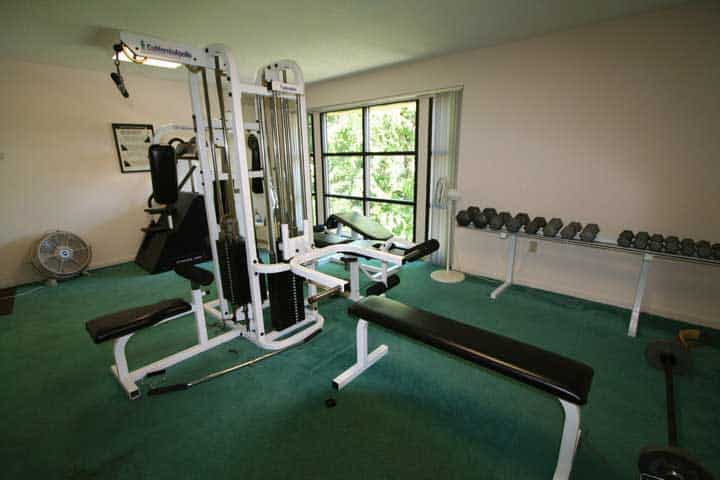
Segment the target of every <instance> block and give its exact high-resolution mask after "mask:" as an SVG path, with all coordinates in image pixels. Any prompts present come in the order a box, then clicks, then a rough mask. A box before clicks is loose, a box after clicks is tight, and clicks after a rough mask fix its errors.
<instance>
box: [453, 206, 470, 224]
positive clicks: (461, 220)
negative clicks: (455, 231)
mask: <svg viewBox="0 0 720 480" xmlns="http://www.w3.org/2000/svg"><path fill="white" fill-rule="evenodd" d="M455 220H457V223H458V225H460V226H461V227H467V226H468V225H470V214H469V213H468V212H467V210H460V211H459V212H458V213H457V215H455Z"/></svg>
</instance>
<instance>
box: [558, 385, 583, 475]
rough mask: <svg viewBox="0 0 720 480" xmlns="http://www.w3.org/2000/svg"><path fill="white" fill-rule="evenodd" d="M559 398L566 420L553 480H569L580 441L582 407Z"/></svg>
mask: <svg viewBox="0 0 720 480" xmlns="http://www.w3.org/2000/svg"><path fill="white" fill-rule="evenodd" d="M558 400H559V401H560V405H561V406H562V408H563V412H564V413H565V421H564V423H563V432H562V440H560V452H559V453H558V461H557V465H556V466H555V473H554V474H553V480H567V479H568V478H570V471H571V470H572V465H573V459H574V458H575V451H576V450H577V446H578V443H579V442H580V434H581V430H580V407H579V406H578V405H575V404H574V403H570V402H566V401H565V400H563V399H561V398H558Z"/></svg>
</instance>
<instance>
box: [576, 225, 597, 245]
mask: <svg viewBox="0 0 720 480" xmlns="http://www.w3.org/2000/svg"><path fill="white" fill-rule="evenodd" d="M599 232H600V227H599V226H598V224H597V223H588V224H587V225H585V228H583V231H582V232H580V240H582V241H584V242H594V241H595V238H597V235H598V233H599Z"/></svg>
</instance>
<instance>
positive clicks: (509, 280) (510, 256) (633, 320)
mask: <svg viewBox="0 0 720 480" xmlns="http://www.w3.org/2000/svg"><path fill="white" fill-rule="evenodd" d="M457 227H458V228H466V229H468V230H476V231H481V232H485V233H489V234H492V235H496V236H497V237H499V238H501V239H503V240H508V246H507V260H506V262H507V263H506V271H505V281H504V282H503V283H502V285H500V286H499V287H497V288H496V289H495V290H493V291H492V292H491V293H490V298H491V299H493V300H495V299H497V298H498V297H499V296H500V295H501V294H502V293H503V292H504V291H505V290H506V289H507V288H508V287H510V286H511V285H512V284H513V277H514V273H515V256H516V253H517V239H518V238H527V239H529V240H538V241H545V242H554V243H564V244H567V245H576V246H580V247H588V248H599V249H602V250H614V251H619V252H624V253H627V254H630V255H636V256H640V257H641V261H640V273H639V275H638V281H637V286H636V288H635V301H634V303H633V308H632V313H631V314H630V322H629V324H628V333H627V334H628V336H630V337H635V336H636V335H637V329H638V322H639V319H640V311H641V308H642V301H643V296H644V295H645V287H646V285H647V277H648V274H649V272H650V264H651V262H652V261H653V259H655V258H659V259H662V260H667V261H672V262H685V263H698V264H703V265H715V266H720V261H718V260H712V259H706V258H698V257H686V256H683V255H675V254H672V253H667V252H653V251H650V250H639V249H636V248H630V247H621V246H620V245H617V244H615V243H610V242H605V241H594V242H585V241H583V240H576V239H566V238H561V237H545V236H543V235H539V234H538V235H530V234H527V233H523V232H517V233H512V232H508V231H507V230H505V229H503V230H492V229H490V228H475V227H461V226H459V225H458V226H457Z"/></svg>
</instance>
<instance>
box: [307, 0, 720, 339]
mask: <svg viewBox="0 0 720 480" xmlns="http://www.w3.org/2000/svg"><path fill="white" fill-rule="evenodd" d="M456 85H462V86H463V104H462V122H461V131H460V149H459V152H460V165H459V178H460V180H459V188H460V190H461V193H462V195H463V200H462V205H463V206H467V205H472V204H475V205H479V206H480V207H481V208H482V207H486V206H494V207H496V208H498V210H510V211H512V212H518V211H527V212H529V213H530V214H531V215H543V216H545V217H547V218H548V219H549V218H550V217H553V216H559V217H562V218H564V219H565V221H566V223H567V222H568V221H570V220H579V221H581V222H582V223H587V222H596V223H599V224H600V226H601V229H602V232H601V236H604V237H606V238H607V239H611V240H614V239H615V238H616V236H617V234H618V232H619V231H621V230H623V229H625V228H630V229H633V230H635V231H637V230H648V231H649V232H650V233H654V232H659V233H663V234H666V235H669V234H675V235H679V236H691V237H694V238H695V239H696V240H698V239H707V240H710V241H715V242H720V211H719V210H718V208H717V207H718V204H720V182H719V179H720V161H719V159H718V152H720V135H718V132H720V89H718V85H720V7H718V4H717V3H716V2H712V3H703V4H694V5H691V6H687V7H681V8H676V9H671V10H664V11H659V12H655V13H651V14H646V15H640V16H633V17H627V18H624V19H621V20H617V21H612V22H606V23H602V24H597V25H594V26H589V27H584V28H581V29H577V30H572V31H568V32H560V33H556V34H552V35H547V36H543V37H538V38H533V39H528V40H526V41H522V42H517V43H512V44H506V45H500V46H496V47H492V48H485V49H478V50H473V51H468V52H463V53H459V54H454V55H447V56H443V57H437V58H432V59H429V60H425V61H420V62H415V63H409V64H404V65H398V66H394V67H390V68H385V69H380V70H375V71H371V72H367V73H365V74H360V75H355V76H351V77H345V78H340V79H336V80H330V81H326V82H320V83H315V84H312V85H311V86H310V87H309V90H308V104H309V106H310V107H311V108H323V107H327V106H330V105H341V104H344V103H353V102H360V101H364V100H371V99H377V98H382V97H393V96H399V95H403V94H408V93H412V92H420V91H426V90H432V89H437V88H443V87H452V86H456ZM455 242H456V245H455V266H456V267H457V268H459V269H462V270H464V271H466V272H470V273H475V274H480V275H487V276H491V277H496V278H500V277H502V276H503V274H504V251H505V249H504V247H505V244H504V242H503V241H501V240H498V239H496V238H494V237H491V236H489V235H485V234H482V233H479V232H475V231H470V230H467V229H458V231H457V233H456V240H455ZM516 265H517V268H516V281H517V282H518V283H523V284H527V285H531V286H535V287H539V288H543V289H548V290H554V291H558V292H563V293H568V294H572V295H575V296H579V297H584V298H589V299H594V300H598V301H601V302H605V303H610V304H615V305H621V306H629V305H631V304H632V295H633V290H634V287H635V283H636V281H637V272H638V265H639V259H638V257H635V256H628V255H626V254H619V253H608V252H606V251H596V250H594V249H587V248H577V247H566V246H561V245H554V244H548V243H541V244H540V245H539V250H538V252H537V253H529V252H528V245H527V243H526V242H521V243H520V244H519V255H518V260H517V264H516ZM718 285H720V268H713V267H706V266H698V265H687V264H675V263H672V264H670V263H667V262H662V261H660V260H657V261H656V262H655V264H654V266H653V271H652V274H651V277H650V281H649V286H648V293H647V296H646V303H645V310H646V311H650V312H654V313H658V314H662V315H665V316H669V317H672V318H677V319H682V320H687V321H692V322H697V323H705V324H711V325H714V326H716V327H720V299H719V296H718V293H719V292H720V289H719V287H718ZM641 328H642V325H641Z"/></svg>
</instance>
